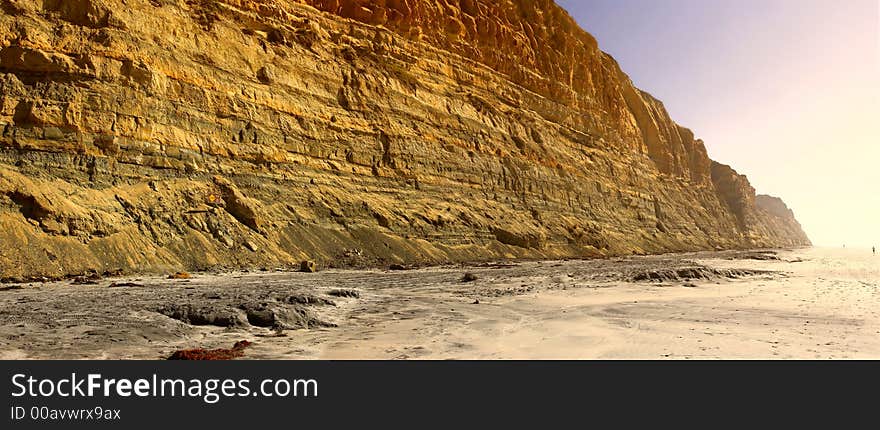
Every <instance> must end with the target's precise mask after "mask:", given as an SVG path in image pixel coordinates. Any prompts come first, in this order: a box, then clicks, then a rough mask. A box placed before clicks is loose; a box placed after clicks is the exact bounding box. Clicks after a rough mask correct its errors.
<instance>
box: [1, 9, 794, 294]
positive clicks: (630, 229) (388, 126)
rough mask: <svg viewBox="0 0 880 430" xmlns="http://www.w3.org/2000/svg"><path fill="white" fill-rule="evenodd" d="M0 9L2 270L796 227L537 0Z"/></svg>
mask: <svg viewBox="0 0 880 430" xmlns="http://www.w3.org/2000/svg"><path fill="white" fill-rule="evenodd" d="M0 8H2V13H0V46H2V49H0V131H2V136H0V274H2V276H3V277H31V276H50V277H51V276H63V275H70V274H77V273H84V272H87V271H98V272H102V271H105V270H116V269H122V270H126V271H168V270H179V269H186V270H197V269H210V268H216V267H242V266H257V267H259V266H272V265H288V264H295V263H297V262H298V261H300V260H303V259H312V260H317V261H318V262H319V263H320V264H324V265H380V264H387V263H393V262H397V263H401V262H403V263H440V262H447V261H465V260H485V259H493V258H559V257H591V256H603V255H620V254H630V253H656V252H667V251H684V250H695V249H711V248H738V247H770V246H795V245H806V244H808V243H809V241H808V240H807V238H806V236H805V235H804V234H803V232H802V231H801V229H800V226H799V225H798V224H797V222H796V221H795V220H794V216H793V215H792V214H791V212H790V211H789V210H788V209H787V208H786V207H785V205H784V203H782V202H781V201H778V200H775V199H771V198H767V197H761V196H758V197H756V196H755V192H754V189H752V188H751V186H750V185H749V183H748V180H747V179H746V178H745V177H742V176H740V175H738V174H737V173H736V172H735V171H733V170H732V169H730V168H729V167H726V166H722V165H719V164H713V162H712V161H711V160H709V158H708V156H707V154H706V150H705V147H704V146H703V142H702V141H699V140H696V139H695V138H694V134H693V133H692V132H691V131H690V130H687V129H685V128H683V127H680V126H678V125H677V124H675V123H674V122H673V121H672V120H671V119H670V118H669V115H668V114H667V112H666V110H665V109H664V107H663V105H662V103H660V102H659V101H657V100H655V99H654V98H653V97H651V96H650V95H648V94H647V93H644V92H642V91H640V90H638V89H636V88H635V87H634V86H633V85H632V83H631V82H630V80H629V78H627V77H626V75H625V74H624V73H623V72H622V71H621V70H620V68H619V67H618V65H617V63H616V62H615V61H614V60H613V59H612V58H611V57H610V56H608V55H606V54H604V53H602V52H601V51H600V50H599V48H598V47H597V45H596V42H595V40H594V39H593V38H592V37H591V36H590V35H588V34H587V33H586V32H584V31H583V30H581V29H580V28H579V27H578V26H577V25H576V24H575V23H574V21H573V20H572V19H571V18H570V17H568V15H567V14H566V13H565V12H564V11H563V10H562V9H560V8H559V7H557V6H556V5H555V4H554V3H553V2H551V1H540V0H539V1H527V0H508V1H489V0H460V1H452V0H441V1H427V0H384V1H363V0H360V1H357V0H306V1H292V0H287V1H285V0H266V1H259V2H258V1H244V0H223V1H208V0H187V1H184V0H126V1H124V2H123V1H121V0H119V1H117V0H70V1H68V0H65V1H59V0H41V1H33V0H0Z"/></svg>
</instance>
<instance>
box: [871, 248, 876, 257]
mask: <svg viewBox="0 0 880 430" xmlns="http://www.w3.org/2000/svg"><path fill="white" fill-rule="evenodd" d="M871 253H872V254H874V255H877V247H876V246H872V247H871Z"/></svg>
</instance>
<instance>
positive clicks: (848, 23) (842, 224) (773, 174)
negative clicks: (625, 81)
mask: <svg viewBox="0 0 880 430" xmlns="http://www.w3.org/2000/svg"><path fill="white" fill-rule="evenodd" d="M557 3H558V4H559V5H560V6H562V7H563V8H565V9H566V10H568V11H569V13H570V14H571V15H572V17H574V18H575V19H576V20H577V21H578V22H579V23H580V24H581V26H582V27H583V28H584V29H585V30H587V31H588V32H590V33H591V34H593V35H594V36H595V37H596V38H597V39H598V41H599V47H600V48H601V49H602V50H603V51H605V52H608V53H609V54H611V55H612V56H614V58H616V59H617V60H618V61H619V62H620V64H621V67H622V68H623V70H624V71H625V72H626V73H627V74H629V76H630V77H631V78H632V79H633V81H634V82H635V84H636V85H637V86H638V87H640V88H641V89H643V90H645V91H648V92H649V93H651V94H653V95H654V96H656V97H657V98H659V99H660V100H662V101H663V102H664V103H665V105H666V107H667V109H668V110H669V112H670V115H671V116H672V118H673V119H674V120H675V121H676V122H677V123H679V124H681V125H683V126H685V127H688V128H690V129H692V130H694V132H695V133H696V135H697V136H698V137H699V138H702V139H704V140H705V141H706V147H707V149H708V151H709V155H710V156H711V157H712V158H713V159H715V160H717V161H719V162H722V163H725V164H730V165H731V166H733V168H735V169H736V170H737V171H739V172H740V173H742V174H745V175H747V176H748V177H749V180H750V181H751V182H752V185H753V186H754V187H755V188H756V189H757V191H758V193H759V194H771V195H775V196H778V197H781V198H782V199H783V200H785V202H786V203H787V204H788V205H789V207H791V208H792V210H794V211H795V215H796V216H797V218H798V220H799V221H800V222H801V224H802V225H803V227H804V230H805V231H806V232H807V234H808V235H809V236H810V238H811V239H812V240H813V242H814V244H816V245H819V246H841V245H843V244H846V245H848V246H850V247H853V246H863V247H869V246H872V245H877V246H880V101H878V98H880V1H878V0H557Z"/></svg>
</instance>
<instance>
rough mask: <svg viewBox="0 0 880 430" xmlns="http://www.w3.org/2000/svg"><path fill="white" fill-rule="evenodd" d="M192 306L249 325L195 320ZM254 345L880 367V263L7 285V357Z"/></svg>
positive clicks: (289, 350) (825, 254)
mask: <svg viewBox="0 0 880 430" xmlns="http://www.w3.org/2000/svg"><path fill="white" fill-rule="evenodd" d="M755 258H759V259H755ZM764 258H770V259H769V260H765V259H764ZM465 273H472V274H474V275H476V277H477V280H476V281H473V282H463V281H462V277H463V275H464V274H465ZM652 276H654V277H660V278H664V279H662V280H652V279H650V278H651V277H652ZM642 278H648V279H642ZM112 282H116V283H117V284H119V283H122V282H132V283H134V284H135V285H130V286H122V287H119V286H117V287H112V288H111V287H109V285H110V284H111V283H112ZM340 290H341V291H343V292H347V291H356V292H357V293H358V295H359V297H345V294H343V297H340V296H339V291H340ZM329 302H332V304H329ZM187 305H189V307H187ZM169 309H170V311H169ZM181 309H185V310H189V311H190V314H193V313H195V314H199V315H198V316H201V317H206V316H207V317H214V316H216V315H227V316H228V315H233V316H235V317H237V318H239V320H238V321H237V324H233V325H232V326H229V327H217V326H212V325H193V324H189V323H187V322H186V321H187V317H181V312H180V311H181ZM157 310H164V312H165V313H166V314H170V315H172V316H175V317H177V318H178V319H174V318H171V317H169V316H166V315H163V314H162V313H160V312H157ZM175 310H176V311H177V314H174V311H175ZM198 316H197V317H192V315H190V319H189V321H188V322H190V323H192V322H197V323H204V322H205V321H199V318H198ZM181 320H183V321H181ZM254 324H255V325H254ZM273 325H274V327H272V326H273ZM305 325H308V326H309V328H301V327H304V326H305ZM334 325H335V326H334ZM259 326H267V327H259ZM243 339H244V340H249V341H252V342H253V343H254V345H253V346H252V347H251V348H250V349H248V350H247V354H246V356H245V358H254V359H715V358H727V359H783V358H788V359H791V358H797V359H855V358H870V359H877V358H880V256H878V257H874V256H872V255H871V253H870V250H855V249H849V250H842V249H822V248H813V249H803V250H789V251H778V252H773V253H758V252H719V253H696V254H683V255H668V256H652V257H632V258H624V259H611V260H594V261H560V262H528V263H515V264H509V265H507V264H501V265H495V266H483V267H461V266H450V267H441V268H427V269H418V270H407V271H382V270H372V271H326V272H321V273H317V274H306V273H292V272H280V271H279V272H253V273H240V272H239V273H228V274H197V275H194V276H193V278H192V279H188V280H172V279H165V278H159V277H143V278H133V279H123V280H120V279H113V280H101V281H99V282H98V284H97V285H71V283H70V282H64V283H51V284H32V285H22V286H21V288H20V289H19V288H16V286H13V285H3V286H0V358H4V359H48V358H61V359H68V358H97V359H102V358H110V359H129V358H139V359H159V358H164V357H167V356H169V355H170V354H171V353H172V352H174V351H175V350H177V349H181V348H194V347H201V348H218V347H227V348H228V347H230V346H231V345H232V344H233V343H234V342H235V341H238V340H243Z"/></svg>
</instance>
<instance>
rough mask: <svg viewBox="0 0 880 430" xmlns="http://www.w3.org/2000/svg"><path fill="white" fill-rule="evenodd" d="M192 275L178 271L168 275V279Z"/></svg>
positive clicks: (188, 277) (190, 276)
mask: <svg viewBox="0 0 880 430" xmlns="http://www.w3.org/2000/svg"><path fill="white" fill-rule="evenodd" d="M190 278H192V275H190V274H189V273H186V272H177V273H175V274H173V275H168V279H190Z"/></svg>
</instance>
